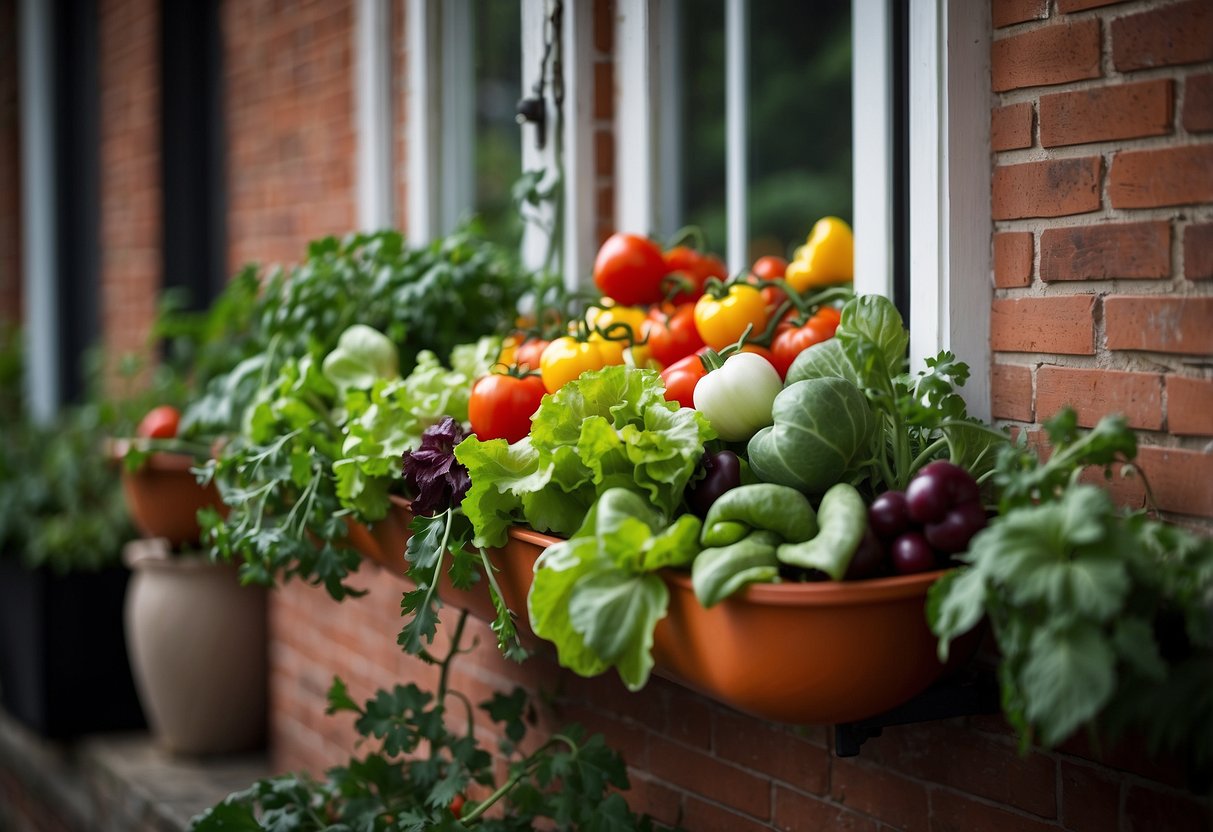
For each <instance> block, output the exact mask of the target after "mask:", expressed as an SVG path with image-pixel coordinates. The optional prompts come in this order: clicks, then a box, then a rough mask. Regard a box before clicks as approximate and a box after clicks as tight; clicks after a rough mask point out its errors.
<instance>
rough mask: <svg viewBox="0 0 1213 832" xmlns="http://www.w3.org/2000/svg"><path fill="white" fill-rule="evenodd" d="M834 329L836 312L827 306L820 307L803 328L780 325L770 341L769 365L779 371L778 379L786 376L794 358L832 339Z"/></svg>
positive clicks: (836, 323) (836, 320) (836, 317)
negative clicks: (772, 365) (815, 345)
mask: <svg viewBox="0 0 1213 832" xmlns="http://www.w3.org/2000/svg"><path fill="white" fill-rule="evenodd" d="M836 329H838V310H836V309H834V308H833V307H829V306H825V307H822V308H821V309H820V310H819V311H818V312H817V314H815V315H814V316H813V317H811V318H809V320H808V321H807V322H806V323H805V324H804V326H799V327H797V326H793V325H792V324H781V325H780V326H779V328H778V330H777V331H776V333H775V338H774V340H772V341H771V363H772V364H774V365H775V369H776V370H778V371H779V375H780V377H781V378H783V377H785V376H787V374H788V368H789V367H791V366H792V362H793V361H795V360H796V356H798V355H800V354H801V353H802V352H804V351H805V350H807V349H808V348H809V347H811V346H813V345H814V344H820V343H821V342H822V341H827V340H829V339H830V338H833V337H834V330H836Z"/></svg>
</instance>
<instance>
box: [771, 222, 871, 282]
mask: <svg viewBox="0 0 1213 832" xmlns="http://www.w3.org/2000/svg"><path fill="white" fill-rule="evenodd" d="M783 278H784V280H786V281H787V282H788V284H789V285H790V286H791V287H792V288H793V289H795V290H796V291H797V292H803V291H805V290H806V289H816V288H817V287H819V286H829V285H831V284H834V283H849V282H850V281H852V280H854V279H855V237H854V235H853V234H851V227H850V226H849V225H847V224H846V223H845V222H843V221H842V220H840V219H839V218H838V217H822V218H821V219H819V220H818V221H817V223H816V224H815V225H814V226H813V230H812V232H811V233H810V234H809V239H808V240H807V241H806V242H805V244H804V245H803V246H801V247H800V248H798V249H796V256H795V259H793V260H792V262H791V263H789V264H788V270H787V272H786V273H785V274H784V276H783Z"/></svg>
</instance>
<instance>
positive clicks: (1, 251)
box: [0, 0, 21, 322]
mask: <svg viewBox="0 0 1213 832" xmlns="http://www.w3.org/2000/svg"><path fill="white" fill-rule="evenodd" d="M17 86H18V78H17V3H16V0H0V322H11V321H16V320H20V318H21V134H20V129H21V128H20V123H19V121H18V113H19V109H20V103H19V99H18V97H17Z"/></svg>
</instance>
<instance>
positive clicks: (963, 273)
mask: <svg viewBox="0 0 1213 832" xmlns="http://www.w3.org/2000/svg"><path fill="white" fill-rule="evenodd" d="M928 6H929V8H928ZM915 10H916V11H918V12H920V13H919V14H916V15H911V17H910V33H909V34H910V102H909V103H910V147H909V168H910V285H911V287H912V297H911V300H910V366H911V368H912V369H918V368H921V367H923V362H924V361H925V359H927V358H928V357H930V356H933V355H934V354H935V353H937V352H939V351H940V350H944V349H946V350H951V351H952V352H954V353H956V355H957V356H958V357H960V358H961V359H962V360H963V361H965V362H966V363H968V365H969V366H970V368H971V369H972V376H971V377H970V381H969V383H968V385H967V386H966V387H965V388H964V390H963V393H964V397H965V401H966V403H967V404H968V409H969V412H970V413H971V414H972V415H974V416H977V417H979V418H983V419H985V418H989V415H990V400H989V389H990V388H989V362H990V346H989V331H990V324H989V320H990V298H991V292H992V290H991V287H990V278H989V274H990V227H991V225H990V135H989V112H990V86H989V30H990V20H989V14H990V12H989V4H981V3H970V2H965V1H964V0H932V2H931V3H929V4H928V3H926V2H924V3H923V4H922V5H921V6H915Z"/></svg>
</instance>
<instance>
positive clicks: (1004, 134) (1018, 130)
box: [990, 101, 1033, 151]
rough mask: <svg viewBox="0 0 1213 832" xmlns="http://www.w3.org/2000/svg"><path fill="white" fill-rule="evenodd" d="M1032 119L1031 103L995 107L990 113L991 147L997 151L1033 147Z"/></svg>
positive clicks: (1023, 102) (1024, 102)
mask: <svg viewBox="0 0 1213 832" xmlns="http://www.w3.org/2000/svg"><path fill="white" fill-rule="evenodd" d="M1032 118H1033V112H1032V103H1031V102H1030V101H1022V102H1020V103H1019V104H1008V105H1007V106H1005V107H995V108H994V109H993V110H992V111H991V112H990V147H991V148H992V149H993V150H995V151H999V150H1019V149H1022V148H1025V147H1031V146H1032Z"/></svg>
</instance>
